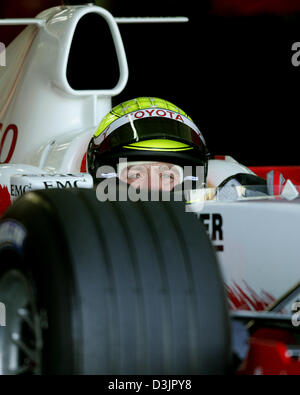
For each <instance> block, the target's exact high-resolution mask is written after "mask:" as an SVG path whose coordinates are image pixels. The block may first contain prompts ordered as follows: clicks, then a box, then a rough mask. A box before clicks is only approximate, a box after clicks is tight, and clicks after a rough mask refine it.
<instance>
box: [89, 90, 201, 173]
mask: <svg viewBox="0 0 300 395" xmlns="http://www.w3.org/2000/svg"><path fill="white" fill-rule="evenodd" d="M120 158H127V160H128V161H149V160H153V161H162V162H170V163H174V164H179V165H183V166H184V165H203V166H205V168H207V161H208V150H207V147H206V143H205V140H204V137H203V135H202V133H201V132H200V130H199V129H198V127H197V126H196V125H195V123H194V122H193V120H192V119H191V118H190V117H189V116H188V115H187V114H186V113H185V112H184V111H182V110H181V109H180V108H178V107H177V106H175V105H174V104H172V103H170V102H168V101H166V100H163V99H159V98H156V97H138V98H136V99H133V100H128V101H126V102H124V103H121V104H119V105H118V106H116V107H114V108H113V109H112V110H111V111H110V112H109V113H108V114H107V115H106V116H105V117H104V118H103V120H102V121H101V123H100V125H99V127H98V129H97V130H96V132H95V134H94V136H93V138H92V140H91V142H90V144H89V148H88V153H87V163H88V170H89V172H90V173H91V174H92V175H93V176H95V175H96V172H97V169H98V168H99V167H100V166H103V165H112V166H115V165H116V163H118V161H119V159H120ZM205 172H206V171H205Z"/></svg>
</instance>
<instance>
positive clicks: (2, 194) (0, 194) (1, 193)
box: [0, 185, 11, 216]
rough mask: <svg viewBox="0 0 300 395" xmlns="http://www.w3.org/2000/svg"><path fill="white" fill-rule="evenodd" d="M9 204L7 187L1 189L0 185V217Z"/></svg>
mask: <svg viewBox="0 0 300 395" xmlns="http://www.w3.org/2000/svg"><path fill="white" fill-rule="evenodd" d="M10 204H11V202H10V194H9V192H8V189H7V187H3V186H2V185H0V216H2V214H3V213H4V211H5V210H6V209H7V208H8V207H9V206H10Z"/></svg>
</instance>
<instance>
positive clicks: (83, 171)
mask: <svg viewBox="0 0 300 395" xmlns="http://www.w3.org/2000/svg"><path fill="white" fill-rule="evenodd" d="M80 171H81V173H86V172H87V169H86V153H85V154H84V155H83V158H82V161H81V166H80Z"/></svg>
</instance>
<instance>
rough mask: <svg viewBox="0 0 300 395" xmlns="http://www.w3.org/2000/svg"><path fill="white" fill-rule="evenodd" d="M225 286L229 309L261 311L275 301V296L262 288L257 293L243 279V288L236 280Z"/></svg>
mask: <svg viewBox="0 0 300 395" xmlns="http://www.w3.org/2000/svg"><path fill="white" fill-rule="evenodd" d="M225 288H226V291H227V295H228V298H229V303H230V309H231V310H256V311H263V310H265V309H266V308H267V307H268V306H270V304H272V303H273V302H275V298H274V297H273V296H272V295H270V294H269V293H268V292H265V291H263V290H262V291H261V292H260V295H259V294H258V293H257V292H255V291H254V289H252V288H251V287H250V285H248V284H247V282H246V281H243V288H242V286H241V285H239V284H237V283H236V282H234V283H233V285H231V286H229V285H225Z"/></svg>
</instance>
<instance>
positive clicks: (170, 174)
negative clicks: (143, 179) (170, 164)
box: [161, 173, 174, 180]
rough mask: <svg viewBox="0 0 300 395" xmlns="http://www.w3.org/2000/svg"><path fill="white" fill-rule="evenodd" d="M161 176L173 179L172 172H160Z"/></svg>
mask: <svg viewBox="0 0 300 395" xmlns="http://www.w3.org/2000/svg"><path fill="white" fill-rule="evenodd" d="M161 176H162V178H164V179H165V180H174V174H172V173H162V175H161Z"/></svg>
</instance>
